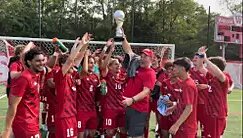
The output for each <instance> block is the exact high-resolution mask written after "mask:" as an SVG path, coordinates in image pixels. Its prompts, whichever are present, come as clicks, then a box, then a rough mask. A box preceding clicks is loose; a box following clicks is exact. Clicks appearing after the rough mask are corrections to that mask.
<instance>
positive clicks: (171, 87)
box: [161, 79, 181, 102]
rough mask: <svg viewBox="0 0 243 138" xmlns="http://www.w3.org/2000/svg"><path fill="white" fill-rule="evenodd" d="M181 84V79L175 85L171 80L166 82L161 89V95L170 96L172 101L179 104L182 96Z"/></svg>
mask: <svg viewBox="0 0 243 138" xmlns="http://www.w3.org/2000/svg"><path fill="white" fill-rule="evenodd" d="M180 82H181V80H179V79H178V80H177V82H175V83H172V82H171V80H170V79H166V80H164V81H163V82H162V85H161V89H162V91H161V94H162V95H167V94H170V100H171V101H175V102H177V100H178V98H179V96H180V93H179V89H180Z"/></svg>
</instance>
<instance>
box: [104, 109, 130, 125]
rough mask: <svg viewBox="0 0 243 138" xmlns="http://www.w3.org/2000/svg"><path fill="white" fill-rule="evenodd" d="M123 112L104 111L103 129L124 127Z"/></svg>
mask: <svg viewBox="0 0 243 138" xmlns="http://www.w3.org/2000/svg"><path fill="white" fill-rule="evenodd" d="M125 120H126V119H125V110H121V109H120V110H111V109H106V110H104V112H103V128H104V129H115V128H118V127H125Z"/></svg>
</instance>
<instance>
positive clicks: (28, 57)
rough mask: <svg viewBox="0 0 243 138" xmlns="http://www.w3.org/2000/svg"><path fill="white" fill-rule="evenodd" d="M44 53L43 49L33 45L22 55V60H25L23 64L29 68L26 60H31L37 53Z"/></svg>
mask: <svg viewBox="0 0 243 138" xmlns="http://www.w3.org/2000/svg"><path fill="white" fill-rule="evenodd" d="M41 54H42V55H44V53H43V51H42V50H41V49H40V48H38V47H35V48H32V49H30V50H29V51H28V52H27V53H26V54H25V56H24V62H25V65H26V66H27V67H28V68H29V67H30V65H29V64H28V62H27V61H28V60H29V61H31V60H33V59H34V58H35V56H37V55H41Z"/></svg>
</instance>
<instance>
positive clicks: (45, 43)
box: [0, 36, 175, 59]
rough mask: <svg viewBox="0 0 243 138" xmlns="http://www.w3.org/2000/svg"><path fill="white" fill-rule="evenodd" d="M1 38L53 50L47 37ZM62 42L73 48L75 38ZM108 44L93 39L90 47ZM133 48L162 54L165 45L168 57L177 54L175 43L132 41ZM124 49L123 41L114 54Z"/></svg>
mask: <svg viewBox="0 0 243 138" xmlns="http://www.w3.org/2000/svg"><path fill="white" fill-rule="evenodd" d="M0 40H6V41H7V42H8V43H10V44H11V45H12V46H16V45H19V44H24V45H26V44H28V43H29V42H30V41H32V42H34V44H35V45H36V46H40V47H41V48H42V50H43V51H44V52H47V53H48V54H50V53H52V52H53V49H54V44H53V43H52V39H46V38H28V37H7V36H0ZM60 41H61V42H63V43H64V45H65V46H67V47H68V48H71V47H72V45H73V44H74V42H75V40H66V39H60ZM105 44H106V42H105V41H91V42H90V44H89V45H90V46H89V48H90V49H91V51H95V50H96V49H98V48H103V46H104V45H105ZM130 45H131V47H132V49H133V50H134V52H135V53H137V52H140V51H141V50H142V49H144V48H149V49H152V50H153V51H154V52H155V53H156V54H160V52H161V50H162V48H163V47H167V48H168V50H169V53H168V57H169V59H174V56H175V44H154V43H130ZM123 54H124V52H123V49H122V46H121V42H117V43H116V48H115V51H114V55H120V56H121V55H123Z"/></svg>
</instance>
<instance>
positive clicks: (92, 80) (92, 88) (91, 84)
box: [77, 73, 100, 112]
mask: <svg viewBox="0 0 243 138" xmlns="http://www.w3.org/2000/svg"><path fill="white" fill-rule="evenodd" d="M99 84H100V82H99V77H98V76H97V75H96V74H95V73H90V74H89V75H87V76H85V77H84V78H82V79H81V85H79V86H78V94H77V111H85V112H89V111H96V104H95V96H96V95H97V94H98V93H97V91H98V86H99Z"/></svg>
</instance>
